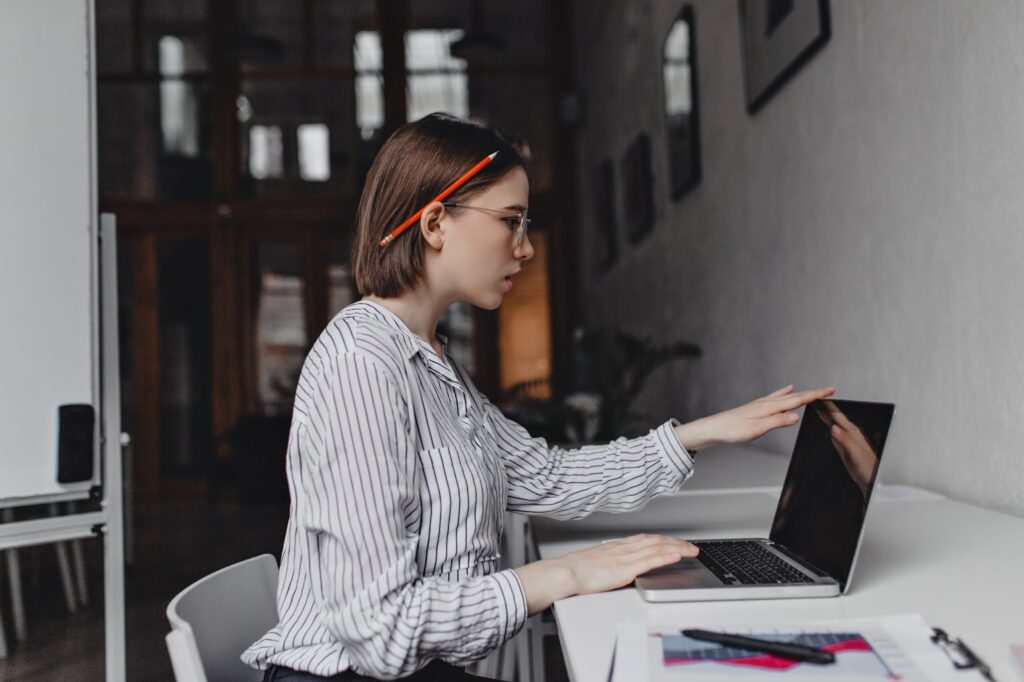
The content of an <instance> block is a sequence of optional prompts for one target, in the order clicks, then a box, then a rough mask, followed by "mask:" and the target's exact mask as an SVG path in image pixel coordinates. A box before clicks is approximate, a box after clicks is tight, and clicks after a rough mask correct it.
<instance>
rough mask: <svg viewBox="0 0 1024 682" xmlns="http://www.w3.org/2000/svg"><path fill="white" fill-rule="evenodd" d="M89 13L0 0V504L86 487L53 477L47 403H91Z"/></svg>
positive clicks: (53, 423) (72, 3)
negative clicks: (59, 480)
mask: <svg viewBox="0 0 1024 682" xmlns="http://www.w3.org/2000/svg"><path fill="white" fill-rule="evenodd" d="M89 20H90V19H89V6H88V4H87V2H86V1H85V0H46V2H38V1H37V0H3V1H2V2H0V93H3V95H2V99H3V105H2V106H0V216H2V217H0V225H2V227H0V238H2V243H0V506H10V505H12V504H19V503H22V502H24V503H28V502H34V501H39V498H40V497H52V496H62V495H66V494H68V493H72V494H75V493H81V492H82V491H87V490H88V489H89V487H90V486H91V482H85V483H76V484H71V485H61V484H58V483H57V408H58V406H60V405H62V404H66V403H89V404H92V405H93V406H94V407H95V408H96V409H97V412H98V411H99V405H98V402H97V397H98V391H97V382H98V378H97V377H96V372H97V369H98V362H97V355H96V353H97V352H98V338H97V332H96V328H95V326H94V320H95V319H97V318H96V315H95V311H96V300H97V299H96V294H97V292H96V286H95V283H94V280H95V273H96V271H97V270H96V248H95V239H94V238H93V235H94V234H95V225H94V220H93V218H92V216H93V215H95V213H96V206H95V201H94V197H95V189H94V185H95V182H94V177H95V173H94V161H93V153H92V149H93V140H94V135H93V126H94V122H93V120H92V116H91V113H90V112H91V111H92V110H93V87H92V86H91V79H92V68H93V67H92V58H91V54H90V49H91V45H90V32H89V30H88V26H89V23H88V22H89ZM98 426H99V425H97V429H96V432H97V433H98V432H99V428H98ZM97 449H98V448H97ZM94 462H98V459H94ZM97 469H98V466H94V475H95V476H96V477H97V479H96V480H98V474H99V472H98V471H97Z"/></svg>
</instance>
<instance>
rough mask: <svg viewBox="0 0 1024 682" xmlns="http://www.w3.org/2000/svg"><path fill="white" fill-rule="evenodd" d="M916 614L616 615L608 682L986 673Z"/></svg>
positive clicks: (963, 677) (964, 681)
mask: <svg viewBox="0 0 1024 682" xmlns="http://www.w3.org/2000/svg"><path fill="white" fill-rule="evenodd" d="M687 628H705V629H708V630H714V631H716V632H728V633H731V634H738V635H747V636H749V637H756V638H758V639H768V640H775V641H785V642H793V643H798V644H805V645H808V646H813V647H816V648H820V649H826V650H828V651H831V652H832V653H834V654H835V663H832V664H827V665H818V664H814V663H801V662H798V661H794V660H790V659H785V658H779V657H777V656H774V655H771V654H764V653H757V652H752V651H749V650H743V649H737V648H730V647H727V646H723V645H720V644H712V643H709V642H704V641H698V640H695V639H690V638H689V637H686V636H684V635H682V634H681V632H680V631H681V630H684V629H687ZM931 634H932V629H931V628H930V627H929V626H928V624H927V623H925V621H924V619H923V618H922V617H921V616H920V614H907V615H899V616H883V617H879V618H861V619H853V620H839V621H816V622H803V623H789V624H779V625H775V626H765V625H757V626H742V625H723V626H711V625H707V624H702V623H686V624H678V625H675V624H673V625H672V626H670V627H669V626H665V625H650V624H646V623H620V624H619V631H618V640H617V641H616V646H615V658H614V661H613V664H612V674H611V677H610V679H611V682H637V681H644V680H646V681H649V682H670V681H673V680H683V681H685V680H723V682H724V681H726V680H730V679H736V678H741V679H751V680H755V679H782V678H790V677H792V678H802V679H805V680H825V679H828V680H832V679H836V680H843V681H844V682H854V681H858V682H859V681H861V680H864V681H867V680H901V681H902V682H919V681H920V682H926V681H927V682H931V681H933V680H937V681H944V680H950V681H954V680H955V681H959V682H973V681H974V680H982V679H983V678H982V677H981V676H980V675H978V674H977V673H976V672H974V671H958V670H956V669H955V668H954V667H953V664H952V662H951V661H950V658H949V657H948V656H947V655H946V653H945V652H944V651H943V649H941V648H940V647H938V646H936V645H935V644H933V643H932V641H931V639H930V637H931Z"/></svg>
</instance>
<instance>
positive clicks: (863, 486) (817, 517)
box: [770, 400, 893, 590]
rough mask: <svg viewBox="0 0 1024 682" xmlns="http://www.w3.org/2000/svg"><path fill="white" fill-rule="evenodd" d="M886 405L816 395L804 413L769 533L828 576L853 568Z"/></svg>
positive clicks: (888, 410) (842, 577) (844, 576)
mask: <svg viewBox="0 0 1024 682" xmlns="http://www.w3.org/2000/svg"><path fill="white" fill-rule="evenodd" d="M892 412H893V406H892V405H890V404H887V403H866V402H856V401H852V400H819V401H816V402H813V403H811V404H810V405H808V406H807V408H806V410H805V411H804V416H803V419H802V420H801V423H800V432H799V433H798V434H797V437H796V445H795V446H794V448H793V458H792V460H791V461H790V463H789V471H788V472H787V474H786V482H785V484H783V486H782V493H781V495H780V496H779V506H778V509H777V510H776V512H775V520H774V521H773V522H772V532H771V535H770V539H771V540H772V541H773V542H776V543H778V544H781V545H783V546H784V547H786V548H787V549H789V550H790V551H792V552H795V553H796V554H798V555H800V556H801V557H802V558H804V559H806V560H807V561H809V562H810V563H812V564H814V565H815V566H817V567H818V568H820V569H822V570H824V571H825V572H827V573H828V574H829V575H830V576H831V577H833V578H835V579H836V580H837V581H838V582H839V584H840V586H841V588H842V589H843V590H845V589H846V582H847V580H848V579H849V577H850V571H851V569H852V568H853V559H854V555H855V554H856V553H857V545H858V543H859V542H860V534H861V530H862V529H863V527H864V516H865V514H866V513H867V508H868V501H869V500H870V498H871V488H872V486H873V485H874V483H875V475H876V474H877V473H878V464H879V462H880V461H881V457H882V448H883V447H884V446H885V438H886V435H887V434H888V432H889V424H890V422H891V421H892Z"/></svg>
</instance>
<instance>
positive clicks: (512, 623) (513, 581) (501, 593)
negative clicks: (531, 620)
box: [488, 568, 528, 643]
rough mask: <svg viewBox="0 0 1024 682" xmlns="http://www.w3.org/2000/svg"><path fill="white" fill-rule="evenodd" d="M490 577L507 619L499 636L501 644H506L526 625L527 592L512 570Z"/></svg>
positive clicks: (493, 574) (501, 626)
mask: <svg viewBox="0 0 1024 682" xmlns="http://www.w3.org/2000/svg"><path fill="white" fill-rule="evenodd" d="M488 577H489V578H491V580H492V582H491V584H492V586H493V587H494V590H495V593H496V594H497V596H498V603H499V604H501V605H502V606H503V608H504V613H505V619H504V622H502V623H501V625H500V629H499V635H500V636H501V642H505V641H507V640H509V639H511V638H512V637H514V636H515V635H516V633H517V632H519V631H520V630H521V629H522V627H523V626H524V625H525V624H526V616H527V613H528V612H527V607H526V590H524V589H523V584H522V583H521V582H520V581H519V576H518V575H516V572H515V571H514V570H512V569H511V568H510V569H507V570H504V571H498V572H497V573H492V574H491V575H490V576H488ZM499 643H500V642H499Z"/></svg>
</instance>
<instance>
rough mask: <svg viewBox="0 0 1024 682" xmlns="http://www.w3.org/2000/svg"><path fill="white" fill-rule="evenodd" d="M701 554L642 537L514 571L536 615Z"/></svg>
mask: <svg viewBox="0 0 1024 682" xmlns="http://www.w3.org/2000/svg"><path fill="white" fill-rule="evenodd" d="M698 553H699V550H698V549H697V547H696V546H695V545H691V544H690V543H689V542H687V541H686V540H680V539H679V538H673V537H669V536H667V535H650V534H647V533H641V534H640V535H632V536H630V537H628V538H623V539H621V540H610V541H608V542H603V543H601V544H600V545H597V546H595V547H590V548H587V549H583V550H580V551H578V552H571V553H569V554H566V555H564V556H561V557H559V558H557V559H548V560H545V561H537V562H534V563H532V564H527V565H525V566H520V567H519V568H517V569H515V570H516V575H518V576H519V580H520V582H521V583H522V584H523V591H524V592H526V602H527V607H528V610H529V612H530V615H533V614H535V613H538V612H540V611H543V610H544V609H546V608H548V607H549V606H551V604H552V603H554V602H556V601H558V600H559V599H564V598H566V597H571V596H573V595H577V594H593V593H594V592H606V591H608V590H614V589H616V588H619V587H623V586H625V585H628V584H630V583H631V582H633V579H634V578H636V577H637V576H638V575H641V574H643V573H646V572H647V571H652V570H654V569H655V568H659V567H661V566H667V565H668V564H673V563H675V562H677V561H679V560H680V559H683V558H685V557H694V556H697V554H698Z"/></svg>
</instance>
